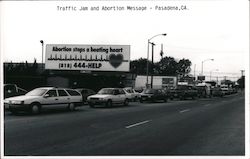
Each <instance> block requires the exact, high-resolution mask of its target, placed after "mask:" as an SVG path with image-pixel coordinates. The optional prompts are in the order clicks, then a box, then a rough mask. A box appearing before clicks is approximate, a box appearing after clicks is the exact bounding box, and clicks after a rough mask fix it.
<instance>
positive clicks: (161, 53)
mask: <svg viewBox="0 0 250 159" xmlns="http://www.w3.org/2000/svg"><path fill="white" fill-rule="evenodd" d="M160 55H161V59H162V58H163V44H161V52H160Z"/></svg>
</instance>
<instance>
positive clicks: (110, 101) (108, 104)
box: [106, 99, 113, 107]
mask: <svg viewBox="0 0 250 159" xmlns="http://www.w3.org/2000/svg"><path fill="white" fill-rule="evenodd" d="M112 105H113V103H112V100H111V99H109V100H108V101H107V102H106V107H112Z"/></svg>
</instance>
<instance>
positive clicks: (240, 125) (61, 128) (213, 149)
mask: <svg viewBox="0 0 250 159" xmlns="http://www.w3.org/2000/svg"><path fill="white" fill-rule="evenodd" d="M244 102H245V99H244V96H243V95H241V94H240V93H238V94H234V95H229V96H226V97H224V98H208V99H197V100H184V101H178V100H174V101H168V102H167V103H162V102H157V103H137V102H132V103H130V104H129V106H114V107H112V108H104V107H98V108H89V107H88V106H84V107H81V108H78V110H77V111H74V112H68V111H66V110H57V111H45V112H43V113H42V114H39V115H36V116H34V115H28V114H19V115H17V116H15V115H12V114H11V113H9V112H5V120H4V130H5V132H4V134H5V141H4V152H5V155H6V156H8V155H24V156H25V155H34V156H36V155H39V156H40V155H41V156H43V155H53V156H64V155H65V156H99V155H104V156H106V155H118V156H119V155H133V156H136V155H154V156H158V155H160V156H162V155H164V156H168V155H171V156H172V155H234V156H235V155H236V156H241V155H244V154H245V115H244V114H245V107H244V105H245V104H244Z"/></svg>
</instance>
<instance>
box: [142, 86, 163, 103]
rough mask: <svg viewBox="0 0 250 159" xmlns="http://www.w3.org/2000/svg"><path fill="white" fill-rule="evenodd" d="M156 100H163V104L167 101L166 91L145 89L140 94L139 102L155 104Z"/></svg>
mask: <svg viewBox="0 0 250 159" xmlns="http://www.w3.org/2000/svg"><path fill="white" fill-rule="evenodd" d="M157 100H163V101H164V102H167V101H168V96H167V93H166V91H164V90H163V89H145V90H144V91H143V92H142V93H141V97H140V102H141V103H143V102H144V101H151V102H155V101H157Z"/></svg>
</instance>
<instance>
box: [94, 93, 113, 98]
mask: <svg viewBox="0 0 250 159" xmlns="http://www.w3.org/2000/svg"><path fill="white" fill-rule="evenodd" d="M111 96H113V95H111V94H95V95H92V96H89V98H107V97H111Z"/></svg>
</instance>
